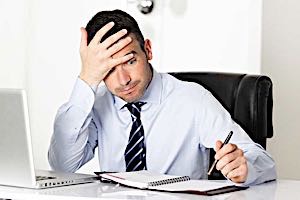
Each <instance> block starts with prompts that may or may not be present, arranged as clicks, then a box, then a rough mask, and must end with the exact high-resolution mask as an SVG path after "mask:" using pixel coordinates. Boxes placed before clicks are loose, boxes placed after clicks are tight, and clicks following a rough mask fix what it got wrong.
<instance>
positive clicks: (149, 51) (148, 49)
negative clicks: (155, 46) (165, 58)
mask: <svg viewBox="0 0 300 200" xmlns="http://www.w3.org/2000/svg"><path fill="white" fill-rule="evenodd" d="M144 48H145V51H146V57H147V59H148V60H151V59H152V46H151V41H150V40H149V39H146V40H145V42H144Z"/></svg>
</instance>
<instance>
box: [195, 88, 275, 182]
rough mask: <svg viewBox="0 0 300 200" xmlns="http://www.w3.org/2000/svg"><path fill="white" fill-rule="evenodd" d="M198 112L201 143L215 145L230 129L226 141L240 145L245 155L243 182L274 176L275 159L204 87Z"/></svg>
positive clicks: (272, 178)
mask: <svg viewBox="0 0 300 200" xmlns="http://www.w3.org/2000/svg"><path fill="white" fill-rule="evenodd" d="M199 113H201V114H200V115H199V119H198V121H199V124H198V127H199V129H198V130H200V143H201V144H203V145H204V146H205V147H207V148H215V143H216V141H217V140H221V141H224V140H225V138H226V137H227V135H228V133H229V132H230V131H233V136H232V137H231V139H230V141H229V143H233V144H236V145H237V146H238V148H240V149H242V150H243V152H244V155H245V157H246V159H247V165H248V175H247V180H246V182H245V183H244V184H243V185H255V184H260V183H263V182H265V181H269V180H274V179H276V169H275V162H274V160H273V159H272V157H271V156H270V155H269V154H268V153H267V152H266V150H265V149H264V148H263V147H261V146H260V145H259V144H256V143H255V142H253V140H252V139H251V138H250V137H249V135H248V134H247V133H246V132H245V131H244V130H243V129H242V128H241V127H240V125H239V124H237V123H236V122H235V121H234V120H233V119H232V118H231V116H230V114H229V112H228V111H227V110H226V109H225V108H224V107H223V106H222V105H221V104H220V102H219V101H218V100H217V99H216V98H215V97H214V96H213V95H212V94H211V93H210V92H208V91H207V93H206V94H205V98H203V99H202V104H201V108H200V111H199Z"/></svg>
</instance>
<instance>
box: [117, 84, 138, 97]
mask: <svg viewBox="0 0 300 200" xmlns="http://www.w3.org/2000/svg"><path fill="white" fill-rule="evenodd" d="M136 85H137V84H133V85H130V86H128V87H125V88H123V89H122V90H121V91H120V92H121V93H122V94H124V95H128V94H130V93H131V92H133V91H134V89H135V86H136Z"/></svg>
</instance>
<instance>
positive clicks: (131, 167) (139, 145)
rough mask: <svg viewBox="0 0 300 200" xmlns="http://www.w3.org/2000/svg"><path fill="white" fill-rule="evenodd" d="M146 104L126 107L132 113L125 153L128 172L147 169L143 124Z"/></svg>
mask: <svg viewBox="0 0 300 200" xmlns="http://www.w3.org/2000/svg"><path fill="white" fill-rule="evenodd" d="M144 104H146V103H145V102H136V103H128V104H126V105H125V107H127V109H128V110H129V112H130V113H131V119H132V127H131V131H130V135H129V139H128V144H127V147H126V149H125V152H124V156H125V162H126V171H127V172H130V171H138V170H143V169H147V167H146V147H145V144H144V128H143V125H142V122H141V107H142V106H143V105H144Z"/></svg>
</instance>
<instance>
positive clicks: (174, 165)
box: [48, 71, 276, 185]
mask: <svg viewBox="0 0 300 200" xmlns="http://www.w3.org/2000/svg"><path fill="white" fill-rule="evenodd" d="M140 101H143V102H147V104H146V105H144V106H143V107H142V111H141V121H142V124H143V127H144V132H145V145H146V151H147V153H146V160H147V168H148V170H150V171H156V172H160V173H166V174H173V175H188V176H190V177H191V178H193V179H205V178H207V171H208V168H209V166H208V164H209V154H208V149H207V148H214V147H215V142H216V141H217V140H221V141H224V140H225V138H226V136H227V135H228V133H229V132H230V131H231V130H232V131H233V136H232V138H231V140H230V143H234V144H236V145H237V146H238V147H239V148H240V149H242V150H243V151H244V155H245V156H246V158H247V161H248V177H247V180H246V182H245V185H249V184H258V183H262V182H264V181H267V180H272V179H275V178H276V170H275V164H274V161H273V159H272V158H271V157H270V155H269V154H268V153H267V152H266V151H265V150H264V149H263V148H262V147H261V146H260V145H258V144H256V143H254V142H253V141H252V140H251V139H250V138H249V136H248V135H247V134H246V133H245V132H244V130H243V129H242V128H241V127H240V126H239V125H238V124H237V123H235V122H234V121H233V120H232V119H231V116H230V114H229V113H228V112H227V111H226V109H224V108H223V107H222V105H221V104H220V103H219V102H218V101H217V100H216V99H215V98H214V96H213V95H212V94H211V93H210V92H209V91H207V90H206V89H205V88H203V87H202V86H200V85H199V84H196V83H190V82H184V81H180V80H178V79H176V78H174V77H172V76H171V75H169V74H162V73H157V72H155V71H154V72H153V78H152V81H151V83H150V85H149V87H148V88H147V90H146V92H145V94H144V96H143V97H142V98H141V99H140ZM125 104H126V102H125V101H123V100H122V99H120V98H118V97H116V96H113V95H112V94H111V93H110V92H109V91H108V89H107V88H106V87H105V86H99V87H98V89H97V90H96V89H92V88H91V87H89V86H88V85H87V84H86V83H85V82H84V81H82V80H81V79H79V78H78V79H77V81H76V83H75V86H74V89H73V92H72V94H71V97H70V100H69V102H67V103H66V104H64V105H63V106H62V107H60V109H59V110H58V113H57V116H56V119H55V125H54V133H53V136H52V139H51V144H50V148H49V154H48V156H49V163H50V165H51V167H52V168H53V169H54V170H60V171H69V172H74V171H76V170H78V169H79V168H80V167H81V166H82V165H83V164H85V163H86V162H88V161H89V160H90V159H92V158H93V157H94V151H95V150H96V147H98V155H99V164H100V168H101V170H103V171H118V172H119V171H126V168H125V159H124V152H125V148H126V146H127V142H128V138H129V133H130V129H131V125H132V121H131V117H130V112H129V111H128V110H127V109H126V108H123V109H122V107H123V106H124V105H125Z"/></svg>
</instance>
